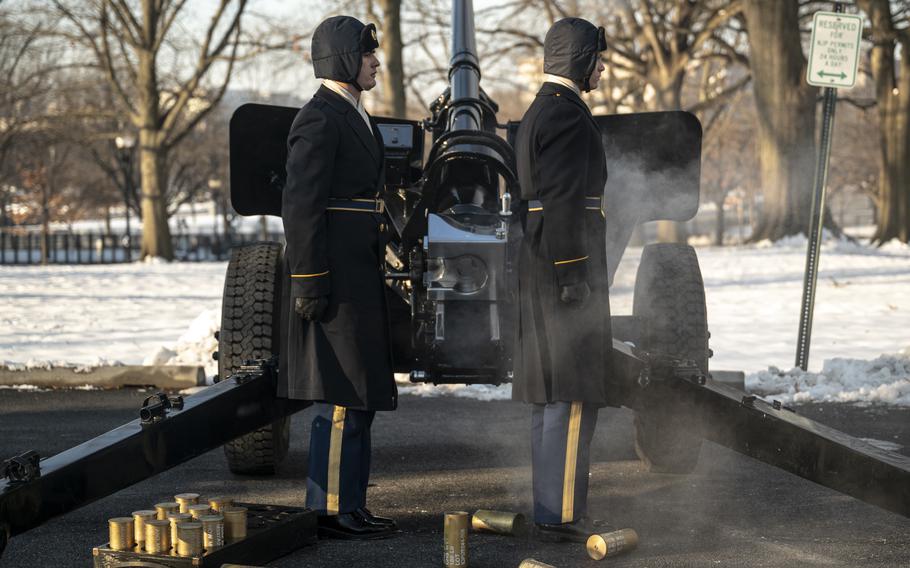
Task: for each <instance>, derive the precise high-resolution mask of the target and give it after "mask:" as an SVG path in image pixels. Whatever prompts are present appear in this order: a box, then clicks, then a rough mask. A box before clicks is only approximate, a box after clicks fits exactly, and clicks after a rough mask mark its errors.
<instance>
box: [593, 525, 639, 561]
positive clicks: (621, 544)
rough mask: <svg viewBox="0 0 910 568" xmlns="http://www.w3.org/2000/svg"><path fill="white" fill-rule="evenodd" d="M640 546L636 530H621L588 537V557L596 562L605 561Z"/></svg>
mask: <svg viewBox="0 0 910 568" xmlns="http://www.w3.org/2000/svg"><path fill="white" fill-rule="evenodd" d="M637 546H638V533H637V532H635V530H634V529H620V530H618V531H612V532H608V533H603V534H594V535H591V536H590V537H588V542H587V549H588V556H590V557H591V558H593V559H594V560H603V559H604V558H606V557H608V556H616V555H617V554H619V553H621V552H625V551H627V550H633V549H635V547H637Z"/></svg>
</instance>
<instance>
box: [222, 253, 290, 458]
mask: <svg viewBox="0 0 910 568" xmlns="http://www.w3.org/2000/svg"><path fill="white" fill-rule="evenodd" d="M282 257H283V250H282V246H281V245H280V244H279V243H272V242H265V243H255V244H251V245H246V246H242V247H237V248H234V249H233V250H232V251H231V260H230V262H229V263H228V269H227V275H226V276H225V278H224V299H223V303H222V305H221V330H220V332H219V335H218V376H219V377H221V378H225V377H228V376H230V375H231V373H233V372H234V371H235V370H237V369H238V368H239V367H240V366H241V365H242V364H243V362H244V361H246V360H248V359H268V358H269V357H271V356H272V355H273V354H274V353H276V352H277V351H276V349H277V346H278V340H279V337H280V330H279V324H280V322H281V317H280V305H281V282H282V274H283V268H282ZM290 440H291V419H290V417H288V418H283V419H281V420H278V421H276V422H273V423H272V424H271V425H269V426H266V427H264V428H260V429H259V430H255V431H253V432H250V433H249V434H246V435H244V436H240V437H239V438H236V439H234V440H231V441H230V442H228V443H227V444H225V445H224V455H225V457H226V458H227V463H228V467H229V468H230V469H231V471H232V472H233V473H236V474H242V475H271V474H274V473H275V472H276V471H277V468H278V466H279V464H280V463H281V462H282V460H284V458H285V456H287V453H288V446H289V445H290Z"/></svg>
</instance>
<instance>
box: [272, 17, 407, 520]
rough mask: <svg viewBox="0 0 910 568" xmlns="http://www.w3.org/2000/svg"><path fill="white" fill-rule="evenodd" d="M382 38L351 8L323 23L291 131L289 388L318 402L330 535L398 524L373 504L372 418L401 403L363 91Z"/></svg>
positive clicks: (314, 470) (322, 494) (379, 159)
mask: <svg viewBox="0 0 910 568" xmlns="http://www.w3.org/2000/svg"><path fill="white" fill-rule="evenodd" d="M378 45H379V44H378V41H377V39H376V28H375V26H373V25H372V24H369V25H364V24H363V23H361V22H359V21H358V20H356V19H355V18H352V17H348V16H337V17H333V18H329V19H327V20H325V21H324V22H322V23H321V24H320V25H319V26H318V27H317V28H316V31H315V32H314V34H313V40H312V56H313V66H314V70H315V74H316V77H318V78H321V79H323V84H322V86H321V87H320V88H319V90H318V91H317V92H316V94H315V95H314V96H313V98H312V99H311V100H310V101H309V102H308V103H307V104H306V105H305V106H304V107H303V108H302V109H300V111H299V112H298V114H297V117H296V118H295V119H294V122H293V124H292V126H291V130H290V134H289V136H288V159H287V183H286V186H285V190H284V193H283V202H282V219H283V221H284V228H285V236H286V238H287V250H286V255H285V257H286V264H287V272H288V276H287V277H288V286H286V289H287V290H288V294H287V296H288V297H287V299H286V305H288V308H287V310H288V314H287V317H286V318H285V319H286V321H287V335H286V337H287V343H286V344H285V346H284V348H283V349H282V350H281V355H282V361H281V381H280V386H279V394H280V395H283V396H286V397H289V398H293V399H302V400H311V401H315V402H316V403H317V404H316V417H315V418H314V420H313V424H312V430H311V437H310V447H309V475H308V479H307V496H306V504H307V506H308V507H310V508H311V509H313V510H315V511H316V512H317V513H318V515H319V517H318V519H319V532H320V536H323V537H339V538H374V537H377V536H383V535H387V534H389V533H390V532H391V531H392V530H393V529H394V528H395V524H394V522H393V521H391V520H390V519H384V518H381V517H376V516H374V515H373V514H372V513H371V512H370V511H369V510H368V509H367V508H366V491H367V484H368V481H369V473H370V455H371V449H370V446H371V444H370V427H371V425H372V422H373V417H374V414H375V411H377V410H394V409H395V408H396V406H397V391H396V387H395V382H394V377H393V373H392V361H391V351H390V344H389V342H390V339H389V321H388V314H387V307H386V298H385V285H384V282H383V275H382V263H383V259H384V250H385V245H384V241H383V229H384V226H383V218H382V216H381V214H380V213H381V211H382V202H381V200H380V199H379V196H380V192H381V189H382V184H383V144H382V138H381V136H380V134H379V131H378V128H377V127H376V125H375V124H374V122H373V121H372V119H371V118H370V117H369V116H368V114H367V113H366V111H365V110H364V108H363V102H362V100H361V97H360V95H361V92H362V91H364V90H369V89H371V88H373V87H374V86H375V85H376V79H375V75H376V71H377V68H378V67H379V61H378V60H377V58H376V56H375V54H374V53H373V52H374V50H375V49H376V48H377V47H378Z"/></svg>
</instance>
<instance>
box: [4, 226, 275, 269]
mask: <svg viewBox="0 0 910 568" xmlns="http://www.w3.org/2000/svg"><path fill="white" fill-rule="evenodd" d="M267 237H268V238H267V239H266V240H270V241H279V242H282V241H283V240H284V235H283V234H282V233H271V232H270V233H268V235H267ZM141 238H142V237H141V235H133V238H132V240H131V242H130V243H128V239H127V238H126V235H118V234H99V233H72V232H58V233H51V234H50V235H48V236H47V241H46V242H45V239H44V236H43V235H42V234H41V232H40V231H21V230H6V229H3V230H0V265H4V264H6V265H9V264H42V262H43V255H42V250H43V249H44V248H46V250H47V263H48V264H114V263H120V262H129V261H133V260H138V259H139V258H140V256H139V255H140V251H139V244H140V243H141ZM172 239H173V243H174V259H175V260H180V261H189V262H201V261H212V260H226V259H227V258H229V256H230V251H231V247H234V246H239V245H244V244H249V243H252V242H256V241H261V240H263V234H262V232H261V231H256V232H250V233H232V234H231V235H228V236H227V237H225V236H224V235H219V234H215V235H196V234H180V235H174V236H173V237H172ZM127 244H130V245H131V246H127Z"/></svg>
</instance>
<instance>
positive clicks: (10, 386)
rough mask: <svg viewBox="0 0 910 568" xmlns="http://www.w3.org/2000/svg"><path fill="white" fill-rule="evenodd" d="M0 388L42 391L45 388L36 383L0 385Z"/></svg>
mask: <svg viewBox="0 0 910 568" xmlns="http://www.w3.org/2000/svg"><path fill="white" fill-rule="evenodd" d="M0 390H17V391H29V392H44V391H46V390H47V389H43V388H41V387H39V386H38V385H0Z"/></svg>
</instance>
